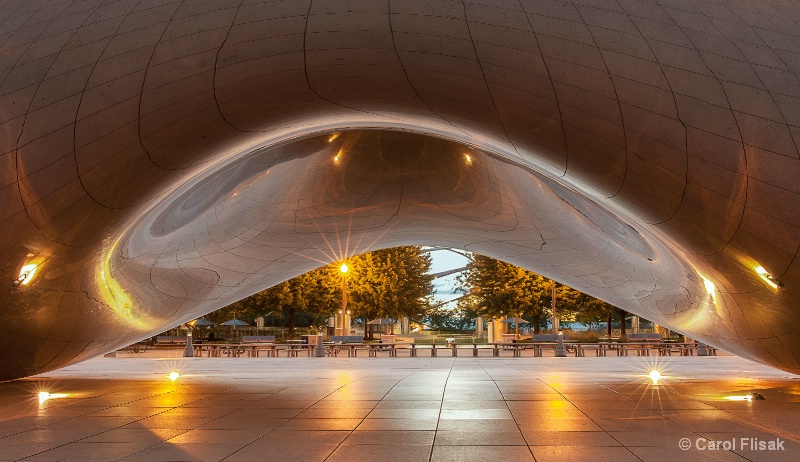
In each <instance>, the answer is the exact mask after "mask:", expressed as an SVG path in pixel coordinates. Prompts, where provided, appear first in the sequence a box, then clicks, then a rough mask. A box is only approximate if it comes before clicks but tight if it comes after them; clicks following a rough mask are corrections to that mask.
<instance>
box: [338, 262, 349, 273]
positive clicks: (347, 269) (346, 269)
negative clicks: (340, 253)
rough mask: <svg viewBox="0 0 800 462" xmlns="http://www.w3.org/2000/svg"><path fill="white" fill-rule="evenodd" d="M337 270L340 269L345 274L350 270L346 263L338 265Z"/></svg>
mask: <svg viewBox="0 0 800 462" xmlns="http://www.w3.org/2000/svg"><path fill="white" fill-rule="evenodd" d="M339 271H341V272H342V274H346V273H347V272H348V271H350V268H348V267H347V263H342V266H340V267H339Z"/></svg>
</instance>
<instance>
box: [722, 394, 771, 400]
mask: <svg viewBox="0 0 800 462" xmlns="http://www.w3.org/2000/svg"><path fill="white" fill-rule="evenodd" d="M725 399H727V400H728V401H759V400H763V399H765V398H764V396H762V395H761V393H755V392H754V393H749V394H747V395H732V396H726V397H725Z"/></svg>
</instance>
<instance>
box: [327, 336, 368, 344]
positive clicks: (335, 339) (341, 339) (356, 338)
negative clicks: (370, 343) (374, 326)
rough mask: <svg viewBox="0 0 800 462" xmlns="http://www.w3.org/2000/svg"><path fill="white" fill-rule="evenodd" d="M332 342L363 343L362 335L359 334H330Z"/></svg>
mask: <svg viewBox="0 0 800 462" xmlns="http://www.w3.org/2000/svg"><path fill="white" fill-rule="evenodd" d="M330 341H331V342H333V343H363V342H364V337H362V336H360V335H331V339H330Z"/></svg>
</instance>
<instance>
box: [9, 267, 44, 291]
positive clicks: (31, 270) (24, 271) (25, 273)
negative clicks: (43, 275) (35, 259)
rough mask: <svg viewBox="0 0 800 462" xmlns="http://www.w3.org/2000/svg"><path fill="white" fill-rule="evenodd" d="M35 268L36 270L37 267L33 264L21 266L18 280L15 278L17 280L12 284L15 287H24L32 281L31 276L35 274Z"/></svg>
mask: <svg viewBox="0 0 800 462" xmlns="http://www.w3.org/2000/svg"><path fill="white" fill-rule="evenodd" d="M36 268H38V265H36V264H35V263H29V264H27V265H25V266H23V267H22V268H21V269H20V270H19V278H17V280H16V281H14V283H13V284H14V285H15V286H18V285H20V284H22V285H26V284H28V283H29V282H31V279H33V275H34V274H36Z"/></svg>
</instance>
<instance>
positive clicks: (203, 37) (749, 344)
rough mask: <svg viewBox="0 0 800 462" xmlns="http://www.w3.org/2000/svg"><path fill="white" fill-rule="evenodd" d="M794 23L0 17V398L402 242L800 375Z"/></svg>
mask: <svg viewBox="0 0 800 462" xmlns="http://www.w3.org/2000/svg"><path fill="white" fill-rule="evenodd" d="M484 3H485V4H484ZM759 5H760V4H759ZM789 5H793V3H791V2H790V3H789ZM793 11H794V10H791V9H790V7H785V8H784V7H782V6H764V7H763V8H761V7H760V6H759V7H758V8H756V7H752V8H750V7H749V6H747V5H745V6H742V4H740V3H738V2H733V1H722V2H718V3H714V4H709V3H708V2H702V1H692V0H688V1H686V2H682V3H681V5H680V7H672V6H669V5H659V4H646V5H645V6H640V4H639V3H638V2H620V4H617V3H608V4H603V5H594V4H591V2H588V3H587V2H584V3H578V4H576V3H557V2H549V1H536V2H530V1H523V2H514V1H502V2H501V1H499V0H485V1H484V2H480V3H474V2H399V1H395V2H363V1H356V0H340V1H334V2H328V1H326V2H322V1H316V2H303V1H277V2H245V3H242V4H236V3H231V2H205V1H185V2H172V3H166V4H164V5H161V4H160V3H159V6H153V7H151V5H150V4H149V3H141V4H135V3H131V2H106V3H99V2H80V1H59V2H49V1H45V0H29V1H19V2H5V3H3V4H2V5H0V24H2V26H1V27H2V29H0V30H2V34H1V35H0V41H1V42H2V43H0V53H1V54H0V56H2V60H0V205H2V207H0V274H2V278H3V280H5V281H6V283H3V284H0V307H2V309H0V325H2V326H3V327H4V335H3V336H0V354H2V355H3V358H2V359H3V361H0V379H8V378H14V377H20V376H24V375H30V374H34V373H37V372H42V371H47V370H52V369H54V368H57V367H61V366H64V365H67V364H71V363H74V362H76V361H80V360H83V359H87V358H89V357H92V356H95V355H98V354H101V353H104V352H106V351H111V350H114V349H116V348H118V347H120V346H123V345H125V344H128V343H131V342H133V341H134V340H137V339H139V338H143V337H145V336H148V335H151V334H152V333H155V332H158V331H160V330H164V329H166V328H169V327H173V326H175V325H177V324H180V323H182V322H184V321H186V320H189V319H191V318H192V317H196V316H198V315H200V314H203V313H206V312H209V311H211V310H213V309H215V308H219V307H221V306H223V305H225V304H227V303H229V302H232V301H234V300H236V299H237V298H240V297H243V296H246V295H248V294H251V293H254V292H256V291H258V290H260V289H263V288H265V287H267V286H269V285H272V284H275V283H277V282H279V281H282V280H285V279H287V278H289V277H292V276H295V275H297V274H300V273H302V272H304V271H307V270H309V269H311V268H313V267H315V266H320V265H322V264H325V263H329V262H331V261H334V260H336V259H339V258H342V257H346V256H349V255H352V254H354V253H356V252H362V251H366V250H371V249H377V248H381V247H386V246H391V245H398V244H425V245H439V246H451V247H455V248H459V249H462V250H470V251H476V252H482V253H485V254H487V255H489V256H494V257H497V258H501V259H504V260H507V261H509V262H511V263H515V264H518V265H521V266H524V267H526V268H529V269H532V270H535V271H538V272H540V273H542V274H543V275H545V276H547V277H552V278H556V279H558V280H560V281H562V282H564V283H566V284H569V285H571V286H573V287H575V288H576V289H580V290H583V291H585V292H588V293H590V294H592V295H595V296H598V297H600V298H604V299H606V300H608V301H610V302H612V303H614V304H617V305H619V306H621V307H623V308H625V309H627V310H629V311H631V312H633V313H635V314H639V315H642V316H645V317H646V318H648V319H652V320H655V321H657V322H659V323H661V324H664V325H666V326H668V327H671V328H673V329H676V330H679V331H682V332H686V333H687V334H689V335H691V336H692V337H696V338H698V339H701V340H703V341H705V342H708V343H709V344H713V345H716V346H718V347H722V348H725V349H727V350H729V351H734V352H736V353H738V354H741V355H745V356H747V357H750V358H755V359H758V360H760V361H763V362H765V363H769V364H773V365H775V366H778V367H781V368H784V369H786V370H792V371H796V372H797V371H800V358H798V354H800V336H798V335H797V332H798V330H797V326H798V325H800V318H798V313H800V301H799V300H800V297H798V296H797V295H798V287H800V284H799V282H800V278H798V274H799V273H798V268H800V259H798V258H796V256H797V252H798V249H799V248H800V211H798V204H800V200H798V193H799V192H800V190H798V187H797V181H796V179H797V178H798V172H800V161H798V157H800V154H798V149H797V146H796V143H795V139H798V136H800V128H799V127H800V113H798V111H797V107H800V103H799V102H798V101H800V100H799V99H798V98H800V90H799V89H800V80H798V78H797V75H796V74H795V73H796V72H797V70H798V69H800V64H799V63H800V53H798V52H797V51H800V50H798V48H797V47H798V44H797V43H796V41H795V39H793V38H792V37H798V36H800V29H798V25H797V22H796V17H795V16H796V15H794V16H793ZM358 130H370V131H358Z"/></svg>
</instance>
